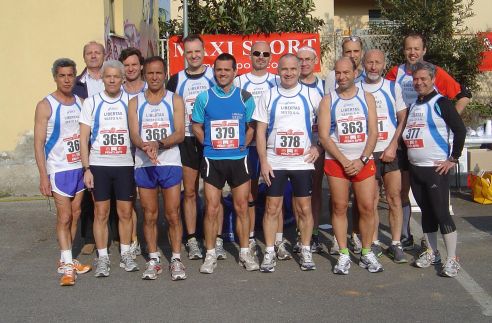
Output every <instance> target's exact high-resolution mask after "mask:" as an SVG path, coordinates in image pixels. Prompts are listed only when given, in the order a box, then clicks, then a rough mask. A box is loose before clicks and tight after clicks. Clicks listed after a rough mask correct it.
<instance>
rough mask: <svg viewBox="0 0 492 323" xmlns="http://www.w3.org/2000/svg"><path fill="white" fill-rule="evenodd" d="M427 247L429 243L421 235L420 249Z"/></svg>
mask: <svg viewBox="0 0 492 323" xmlns="http://www.w3.org/2000/svg"><path fill="white" fill-rule="evenodd" d="M427 249H429V245H428V244H427V240H425V237H422V239H420V250H421V251H424V250H427Z"/></svg>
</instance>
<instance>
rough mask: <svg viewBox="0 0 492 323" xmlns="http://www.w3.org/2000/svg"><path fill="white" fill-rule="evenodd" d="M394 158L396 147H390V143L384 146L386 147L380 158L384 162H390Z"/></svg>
mask: <svg viewBox="0 0 492 323" xmlns="http://www.w3.org/2000/svg"><path fill="white" fill-rule="evenodd" d="M395 158H396V147H392V146H391V145H390V146H388V147H386V149H385V150H384V151H383V153H382V154H381V157H379V159H381V160H382V161H383V162H385V163H391V162H392V161H393V160H395Z"/></svg>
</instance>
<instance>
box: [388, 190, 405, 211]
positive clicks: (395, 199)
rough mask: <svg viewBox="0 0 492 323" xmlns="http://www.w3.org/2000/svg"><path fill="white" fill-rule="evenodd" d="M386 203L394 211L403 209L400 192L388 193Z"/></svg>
mask: <svg viewBox="0 0 492 323" xmlns="http://www.w3.org/2000/svg"><path fill="white" fill-rule="evenodd" d="M386 201H387V202H388V205H389V207H390V208H392V209H394V208H398V207H401V203H402V200H401V196H400V192H387V194H386Z"/></svg>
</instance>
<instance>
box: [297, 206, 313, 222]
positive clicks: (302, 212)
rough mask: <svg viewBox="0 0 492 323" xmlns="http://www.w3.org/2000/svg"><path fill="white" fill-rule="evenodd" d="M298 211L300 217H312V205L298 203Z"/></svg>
mask: <svg viewBox="0 0 492 323" xmlns="http://www.w3.org/2000/svg"><path fill="white" fill-rule="evenodd" d="M296 211H297V215H298V216H299V217H301V218H303V219H306V218H308V217H309V216H310V215H311V205H310V204H306V203H297V204H296Z"/></svg>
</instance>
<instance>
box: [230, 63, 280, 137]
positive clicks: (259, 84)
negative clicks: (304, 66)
mask: <svg viewBox="0 0 492 323" xmlns="http://www.w3.org/2000/svg"><path fill="white" fill-rule="evenodd" d="M279 82H280V81H279V80H278V76H277V75H275V74H272V73H266V74H265V75H264V76H255V75H253V74H251V72H250V73H246V74H243V75H240V76H237V77H236V78H235V79H234V85H235V86H237V87H238V88H240V89H243V90H246V91H248V92H249V93H251V94H252V95H253V99H254V101H255V107H257V106H258V103H259V101H260V97H261V95H262V94H263V93H265V92H266V91H268V90H269V89H270V88H272V87H274V86H276V85H277V84H278V83H279ZM249 145H250V146H256V141H255V140H254V139H253V140H252V141H251V143H250V144H249Z"/></svg>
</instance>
